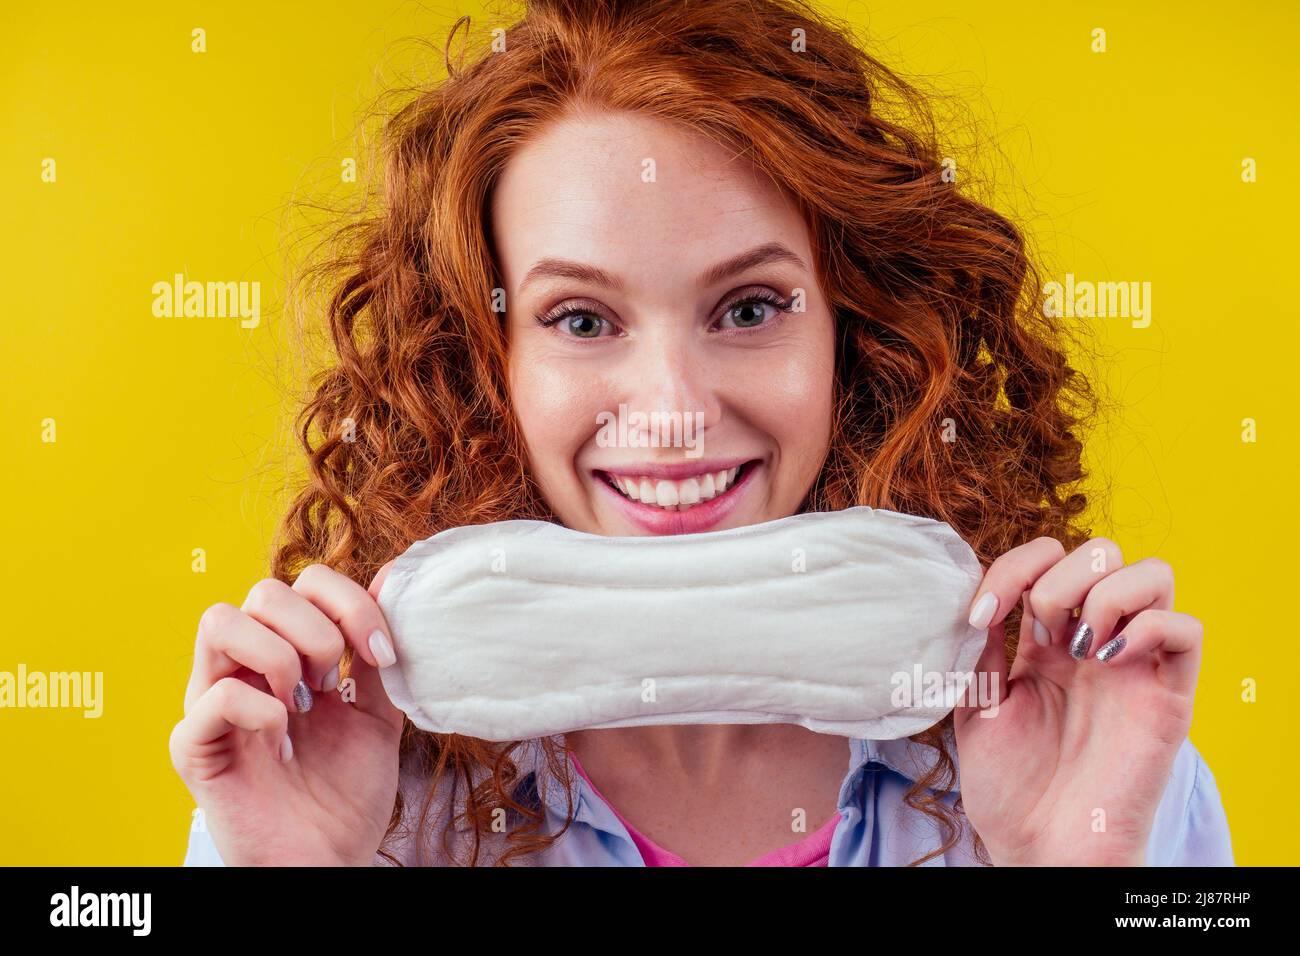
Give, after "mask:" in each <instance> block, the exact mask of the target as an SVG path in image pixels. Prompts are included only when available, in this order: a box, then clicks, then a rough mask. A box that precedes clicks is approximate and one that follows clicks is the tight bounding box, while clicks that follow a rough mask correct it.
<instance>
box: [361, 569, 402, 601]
mask: <svg viewBox="0 0 1300 956" xmlns="http://www.w3.org/2000/svg"><path fill="white" fill-rule="evenodd" d="M396 563H397V559H396V558H393V560H391V561H389V562H388V563H387V564H385V565H384V566H383V567H382V568H380V569H379V572H378V573H377V574H376V575H375V579H374V580H373V581H371V582H370V587H369V588H368V589H367V590H368V591H369V592H370V596H371V597H372V598H374V599H375V601H378V600H379V592H380V591H382V590H383V589H384V582H385V581H387V580H388V572H389V571H391V570H393V565H394V564H396Z"/></svg>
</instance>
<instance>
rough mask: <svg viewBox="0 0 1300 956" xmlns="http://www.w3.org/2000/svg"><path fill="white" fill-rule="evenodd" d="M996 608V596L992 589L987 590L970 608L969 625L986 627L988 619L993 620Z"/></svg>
mask: <svg viewBox="0 0 1300 956" xmlns="http://www.w3.org/2000/svg"><path fill="white" fill-rule="evenodd" d="M997 609H998V596H997V595H996V594H994V593H993V592H992V591H988V592H986V593H985V594H984V596H983V597H982V598H980V599H979V600H978V601H977V602H976V603H975V607H973V608H971V612H970V626H971V627H988V626H989V621H991V620H993V614H994V612H996V611H997Z"/></svg>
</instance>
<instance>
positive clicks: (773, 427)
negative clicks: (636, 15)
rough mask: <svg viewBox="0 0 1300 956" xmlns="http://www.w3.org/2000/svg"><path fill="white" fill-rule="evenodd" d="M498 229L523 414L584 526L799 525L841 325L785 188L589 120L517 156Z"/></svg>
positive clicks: (497, 210) (691, 143)
mask: <svg viewBox="0 0 1300 956" xmlns="http://www.w3.org/2000/svg"><path fill="white" fill-rule="evenodd" d="M773 135H777V133H775V132H774V133H773ZM492 228H493V242H494V246H495V254H496V256H497V261H498V265H499V268H500V269H501V272H502V277H503V281H504V283H505V303H506V314H507V330H508V331H507V334H508V339H509V369H510V393H511V399H512V401H513V404H514V408H515V412H516V414H517V416H518V418H519V423H520V426H521V428H522V430H523V435H524V440H525V442H526V444H527V449H528V458H529V467H530V469H531V472H532V474H533V476H534V477H535V479H536V481H537V482H538V484H539V486H540V488H541V490H542V493H543V494H544V495H545V497H546V500H547V503H548V504H549V505H550V507H551V509H552V510H553V511H554V512H555V514H556V516H557V517H558V518H559V520H560V521H561V522H562V523H563V524H564V525H565V526H567V527H569V528H573V529H575V530H578V531H586V532H590V533H594V534H602V535H644V534H686V533H692V532H700V531H715V530H721V529H723V528H733V527H739V526H741V525H748V524H755V523H757V522H761V521H769V520H772V519H775V518H782V517H786V516H788V515H791V514H794V513H795V512H796V511H797V510H798V508H799V506H800V504H801V503H802V501H803V499H804V496H805V495H806V493H807V491H808V489H809V486H810V485H811V484H812V482H813V480H814V478H815V477H816V476H817V473H818V471H819V470H820V468H821V465H822V462H823V460H824V458H825V456H826V451H827V447H828V442H829V437H830V428H831V412H832V400H833V374H834V350H835V346H834V323H833V320H832V317H831V315H830V312H829V309H828V307H827V305H826V301H825V299H824V297H823V295H822V291H821V289H820V287H819V284H818V281H817V277H816V275H815V273H814V270H813V265H812V263H813V259H812V251H811V248H810V243H809V237H808V231H807V227H806V226H805V225H804V222H803V219H802V217H801V216H800V215H799V214H798V212H797V210H796V209H795V208H794V206H793V204H792V203H791V202H790V200H788V199H787V198H786V197H785V196H784V195H783V194H782V192H781V191H780V190H778V189H777V188H776V187H774V186H773V184H772V183H771V182H770V181H768V180H767V179H765V178H764V177H763V176H762V175H761V174H760V173H758V172H756V171H755V170H754V169H753V167H751V166H749V165H748V164H747V163H745V162H744V161H743V160H733V159H730V158H729V157H728V155H727V153H726V152H725V151H724V150H722V149H720V148H719V147H717V146H715V145H713V144H712V143H711V142H709V141H708V140H706V139H703V138H701V137H699V136H697V135H695V134H693V133H691V132H689V131H686V130H683V129H680V128H678V127H675V126H672V125H668V124H665V123H663V122H661V121H659V120H656V119H651V118H648V117H644V116H641V115H639V114H629V113H617V114H609V115H604V116H600V117H579V116H570V117H568V118H566V119H564V120H563V121H560V122H557V123H554V124H552V125H551V126H549V127H547V128H546V130H544V131H543V134H542V135H541V136H540V137H538V138H536V139H534V140H532V141H530V142H529V143H528V144H527V145H526V146H524V147H523V148H521V149H520V150H519V151H518V152H517V153H516V154H515V155H514V156H513V157H512V159H511V160H510V162H509V164H508V165H507V167H506V169H505V170H504V172H503V175H502V178H501V181H500V183H499V185H498V188H497V190H496V192H495V194H494V196H493V202H492ZM800 309H802V311H800ZM539 317H540V320H539ZM543 323H545V324H543Z"/></svg>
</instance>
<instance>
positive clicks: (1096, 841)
mask: <svg viewBox="0 0 1300 956" xmlns="http://www.w3.org/2000/svg"><path fill="white" fill-rule="evenodd" d="M1022 599H1023V601H1024V615H1023V620H1022V621H1021V626H1020V644H1019V647H1018V650H1017V652H1016V658H1015V661H1014V663H1013V664H1012V666H1011V670H1010V674H1009V675H1008V673H1007V667H1006V655H1005V651H1004V646H1003V642H1004V633H1003V624H1002V622H1003V620H1004V619H1005V618H1006V616H1007V614H1008V612H1010V611H1011V609H1012V607H1013V606H1014V605H1015V602H1016V601H1018V600H1022ZM995 602H996V603H995ZM1173 604H1174V576H1173V571H1172V570H1171V569H1170V567H1169V565H1168V564H1166V563H1165V562H1163V561H1161V560H1159V559H1157V558H1146V559H1144V560H1142V561H1138V562H1137V563H1136V564H1132V565H1128V566H1127V567H1126V566H1125V565H1124V562H1123V556H1122V555H1121V554H1120V550H1119V548H1118V547H1117V546H1116V545H1115V544H1114V542H1111V541H1108V540H1106V539H1104V538H1095V539H1093V540H1091V541H1088V542H1087V543H1085V544H1083V545H1082V546H1080V547H1079V548H1078V549H1076V550H1075V551H1073V552H1071V553H1070V554H1066V553H1065V549H1064V547H1062V545H1061V544H1060V542H1058V541H1056V540H1054V539H1052V538H1038V539H1036V540H1034V541H1031V542H1029V543H1028V544H1025V545H1021V546H1020V547H1018V548H1015V549H1013V550H1011V551H1009V552H1007V553H1006V554H1004V555H1003V556H1002V557H1000V558H998V559H997V560H996V561H994V562H993V564H992V566H991V567H989V568H988V571H987V572H986V574H985V575H984V580H983V581H982V582H981V584H980V588H979V590H978V591H977V592H976V595H975V599H974V601H973V602H972V605H971V610H972V623H973V624H974V625H976V626H978V627H983V626H988V627H989V642H988V646H987V647H986V648H985V651H984V655H983V657H981V659H980V662H979V664H978V666H977V670H978V671H979V672H980V673H981V674H983V673H988V674H989V677H988V678H987V679H988V680H989V682H990V689H992V688H993V686H994V685H995V686H996V693H995V694H991V695H989V696H990V698H991V699H990V700H989V701H987V702H986V701H983V700H979V699H976V698H975V697H972V698H970V699H968V700H966V701H963V702H962V703H963V706H959V707H957V709H956V711H955V713H954V718H953V721H954V730H955V733H956V739H957V751H958V765H959V773H960V778H961V779H960V784H959V786H960V790H961V797H962V806H963V809H964V810H965V812H966V815H967V817H968V818H969V819H970V822H971V824H972V825H973V826H974V827H975V830H976V832H978V833H979V835H980V837H981V839H982V840H983V841H984V844H985V846H986V847H987V848H988V850H989V853H990V857H991V858H992V860H993V862H994V863H995V864H996V865H999V866H1017V865H1037V866H1059V865H1066V866H1069V865H1084V866H1088V865H1092V866H1109V865H1117V866H1125V865H1130V866H1140V865H1144V864H1145V862H1146V860H1145V856H1146V845H1147V841H1148V839H1149V838H1150V834H1151V827H1152V823H1153V821H1154V818H1155V812H1156V808H1157V807H1158V806H1159V804H1160V799H1161V796H1162V795H1163V793H1164V790H1165V786H1166V784H1167V783H1168V781H1169V775H1170V772H1171V770H1172V768H1173V761H1174V757H1175V755H1176V754H1177V752H1178V749H1179V747H1180V746H1181V744H1182V743H1183V741H1184V740H1185V739H1186V737H1187V732H1188V729H1189V727H1190V726H1191V722H1192V701H1193V696H1194V695H1195V692H1196V677H1197V672H1198V670H1199V668H1200V662H1201V631H1202V629H1201V622H1200V621H1198V620H1197V619H1196V618H1194V617H1191V616H1189V615H1187V614H1180V613H1178V612H1176V611H1174V610H1173ZM1076 608H1079V609H1080V614H1079V617H1078V618H1077V619H1074V618H1072V614H1073V611H1074V609H1076ZM1099 652H1100V653H1099ZM976 686H978V685H976ZM993 703H996V707H994V706H993ZM966 704H969V705H971V706H965V705H966ZM982 711H983V712H984V713H983V714H982V713H981V712H982Z"/></svg>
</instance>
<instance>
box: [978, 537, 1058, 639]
mask: <svg viewBox="0 0 1300 956" xmlns="http://www.w3.org/2000/svg"><path fill="white" fill-rule="evenodd" d="M1064 554H1065V547H1064V546H1063V545H1062V544H1061V542H1059V541H1057V540H1056V539H1055V538H1047V537H1043V538H1035V539H1034V540H1033V541H1030V542H1028V543H1026V544H1022V545H1020V546H1019V547H1016V548H1012V549H1011V550H1010V551H1008V552H1007V553H1006V554H1004V555H1002V556H1001V557H999V558H997V560H995V561H994V562H993V563H992V564H991V565H989V569H988V571H986V572H985V574H984V580H983V581H981V582H980V586H979V589H978V590H977V591H976V592H975V597H974V599H972V601H971V606H970V625H971V627H978V628H985V627H990V626H992V625H994V624H1000V623H1001V622H1002V621H1003V620H1004V619H1005V618H1006V616H1007V615H1008V614H1010V613H1011V609H1012V608H1013V607H1014V606H1015V603H1016V599H1017V598H1018V597H1019V596H1020V594H1021V592H1023V591H1024V590H1025V589H1026V588H1028V587H1030V586H1031V585H1032V584H1033V583H1034V582H1035V581H1037V580H1038V578H1039V576H1040V575H1042V574H1043V573H1044V572H1045V571H1046V570H1047V569H1048V568H1050V567H1052V565H1054V564H1055V563H1056V562H1057V561H1059V560H1060V559H1061V556H1062V555H1064Z"/></svg>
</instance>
